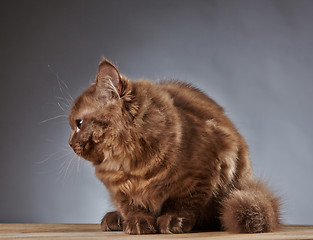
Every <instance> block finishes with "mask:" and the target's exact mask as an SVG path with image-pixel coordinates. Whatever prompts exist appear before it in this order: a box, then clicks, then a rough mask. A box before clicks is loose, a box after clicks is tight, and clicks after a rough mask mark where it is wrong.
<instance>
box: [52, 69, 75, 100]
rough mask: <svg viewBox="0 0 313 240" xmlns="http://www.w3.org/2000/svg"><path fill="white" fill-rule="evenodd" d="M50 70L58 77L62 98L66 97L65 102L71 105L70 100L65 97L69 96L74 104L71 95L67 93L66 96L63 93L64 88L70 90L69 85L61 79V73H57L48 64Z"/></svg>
mask: <svg viewBox="0 0 313 240" xmlns="http://www.w3.org/2000/svg"><path fill="white" fill-rule="evenodd" d="M48 68H49V70H50V72H51V73H53V74H54V75H55V76H56V78H57V81H58V85H59V90H60V92H61V94H62V96H63V97H64V99H65V101H66V102H67V104H68V105H71V103H70V101H69V100H68V98H67V97H66V96H65V95H67V96H68V97H69V98H70V99H71V101H72V102H74V99H73V97H72V96H71V94H70V93H68V92H66V94H65V93H64V91H63V87H65V89H69V88H68V86H67V84H66V83H65V82H64V81H63V80H62V79H61V78H60V76H59V73H57V72H55V71H54V70H53V69H52V67H51V66H50V64H48Z"/></svg>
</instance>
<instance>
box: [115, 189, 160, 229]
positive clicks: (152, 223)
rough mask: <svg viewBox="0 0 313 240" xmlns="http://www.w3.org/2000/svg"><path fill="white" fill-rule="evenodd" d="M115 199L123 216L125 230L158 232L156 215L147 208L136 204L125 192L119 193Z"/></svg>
mask: <svg viewBox="0 0 313 240" xmlns="http://www.w3.org/2000/svg"><path fill="white" fill-rule="evenodd" d="M115 200H116V201H118V202H117V205H118V208H119V210H120V213H121V215H122V218H123V231H124V232H125V233H127V234H152V233H156V232H157V230H156V217H155V215H154V214H152V213H151V212H149V211H148V210H147V208H144V207H142V206H139V205H137V204H134V203H133V201H132V200H131V199H129V198H128V197H127V196H126V195H125V194H117V195H116V197H115Z"/></svg>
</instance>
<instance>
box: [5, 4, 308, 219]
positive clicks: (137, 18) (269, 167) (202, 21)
mask: <svg viewBox="0 0 313 240" xmlns="http://www.w3.org/2000/svg"><path fill="white" fill-rule="evenodd" d="M0 6H1V7H0V25H1V28H0V29H1V32H0V44H1V45H0V49H1V52H0V53H1V54H0V59H1V60H0V61H1V62H0V63H1V65H0V66H1V71H0V76H1V78H0V79H1V87H0V89H1V90H0V91H1V94H0V98H1V99H0V100H1V101H0V104H1V108H0V109H1V117H0V128H1V132H0V138H1V139H0V140H1V142H0V148H1V160H0V194H1V195H0V202H1V204H0V222H36V223H37V222H40V223H98V222H99V221H100V220H101V218H102V216H103V215H104V214H105V213H106V212H107V211H109V210H112V209H113V206H112V204H111V203H110V200H109V197H108V193H107V191H106V189H105V187H104V186H103V185H102V184H101V183H100V182H99V181H98V180H97V179H96V177H95V176H94V170H93V168H92V166H91V164H89V163H88V162H85V161H84V160H80V161H79V160H78V159H77V158H74V154H73V153H72V151H71V150H70V149H69V147H68V146H67V140H68V136H69V133H70V128H69V126H68V124H67V119H66V114H67V113H68V106H67V105H68V104H69V103H68V102H67V101H69V102H71V98H70V96H69V95H71V96H72V97H73V98H75V97H77V96H78V95H79V94H80V93H81V92H82V90H83V89H85V88H86V87H88V85H89V84H90V82H92V81H93V80H94V77H95V74H96V70H97V64H98V62H99V60H100V58H101V56H105V57H107V58H109V59H111V60H112V61H113V62H114V63H115V64H117V65H118V67H119V69H120V71H121V72H122V73H123V74H125V75H127V76H128V77H131V78H142V77H145V78H150V79H152V80H157V79H160V78H162V79H163V78H166V77H169V78H177V79H180V80H183V81H187V82H191V83H193V84H194V85H195V86H197V87H199V88H201V89H203V90H204V91H205V92H206V93H207V94H208V95H210V96H211V97H212V98H214V99H215V100H216V101H217V102H218V103H220V104H221V105H222V106H223V107H225V109H226V110H227V114H228V116H229V117H230V118H231V119H232V120H233V121H234V122H235V124H236V126H237V127H238V128H239V130H240V132H241V133H242V134H243V135H244V137H245V138H246V139H247V142H248V144H249V146H250V149H251V158H252V162H253V166H254V171H255V175H256V176H259V177H262V178H264V179H266V180H267V181H269V183H270V185H271V186H272V188H273V189H274V190H275V191H276V192H277V193H278V194H279V195H280V196H281V197H282V199H283V203H284V204H283V222H284V223H287V224H313V217H312V216H313V207H312V202H313V191H312V183H313V174H312V172H313V171H312V170H313V159H312V156H313V104H312V103H313V97H312V95H313V1H301V0H298V1H266V0H263V1H250V0H247V1H192V0H190V1H183V0H182V1H173V0H172V1H161V0H157V1H150V0H142V1H138V0H136V1H126V0H125V1H120V0H118V1H116V0H114V1H82V0H80V1H73V0H67V1H63V0H54V1H48V0H40V1H39V0H38V1H31V0H28V1H14V0H10V1H8V0H5V1H4V0H2V1H1V4H0ZM66 86H67V87H68V88H67V87H66ZM65 98H66V99H67V100H66V99H65ZM58 104H60V106H58ZM62 108H63V109H62ZM63 110H64V111H63ZM50 118H52V119H51V120H49V121H45V120H47V119H50Z"/></svg>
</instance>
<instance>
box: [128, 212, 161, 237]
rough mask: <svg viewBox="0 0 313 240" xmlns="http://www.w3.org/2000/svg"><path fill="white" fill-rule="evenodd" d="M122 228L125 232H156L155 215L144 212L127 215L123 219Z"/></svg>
mask: <svg viewBox="0 0 313 240" xmlns="http://www.w3.org/2000/svg"><path fill="white" fill-rule="evenodd" d="M123 228H124V229H123V230H124V232H125V233H127V234H151V233H156V227H155V217H153V216H150V215H144V214H140V215H133V216H129V217H127V218H126V219H125V221H124V223H123Z"/></svg>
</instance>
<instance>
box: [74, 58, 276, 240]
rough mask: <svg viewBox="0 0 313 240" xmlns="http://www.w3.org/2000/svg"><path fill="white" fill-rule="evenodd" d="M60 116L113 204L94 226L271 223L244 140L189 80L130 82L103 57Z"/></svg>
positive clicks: (140, 229) (132, 229)
mask: <svg viewBox="0 0 313 240" xmlns="http://www.w3.org/2000/svg"><path fill="white" fill-rule="evenodd" d="M69 121H70V124H71V127H72V129H73V132H72V135H71V137H70V145H71V146H72V148H73V149H74V151H75V152H76V153H77V154H78V155H80V156H82V157H84V158H85V159H87V160H89V161H91V162H93V164H94V166H95V170H96V176H97V177H98V178H99V179H100V180H101V181H102V182H103V183H104V184H105V185H106V187H107V188H108V190H109V192H110V194H111V198H112V200H113V202H114V203H115V205H116V207H117V212H112V213H108V214H107V215H106V216H104V218H103V220H102V229H103V230H122V229H124V231H125V232H127V233H129V234H144V233H155V232H161V233H182V232H189V231H191V230H192V229H193V228H194V229H195V228H202V229H216V228H218V227H219V226H220V225H222V227H223V228H224V229H226V230H228V231H231V232H266V231H273V230H275V229H277V228H278V226H279V210H278V208H279V202H278V200H277V199H276V198H275V197H274V196H273V195H272V194H271V192H269V191H268V190H267V189H266V187H265V186H263V185H262V184H261V183H259V182H257V181H256V180H253V178H252V169H251V164H250V159H249V152H248V148H247V145H246V143H245V141H244V139H243V138H242V137H241V135H240V134H239V133H238V132H237V130H236V128H235V127H234V126H233V124H232V123H231V121H230V120H229V119H228V118H227V117H226V116H225V115H224V111H223V109H222V108H221V107H220V106H219V105H217V104H216V103H215V102H214V101H213V100H212V99H210V98H209V97H207V96H206V95H205V94H203V93H202V92H200V91H199V90H197V89H195V88H193V87H191V86H190V85H187V84H184V83H179V82H174V81H168V82H163V83H159V84H154V83H151V82H149V81H131V80H129V79H127V78H125V77H123V76H121V75H120V74H119V73H118V71H117V69H116V68H115V67H114V66H113V65H112V64H111V63H110V62H108V61H107V60H105V59H104V60H103V61H102V62H101V63H100V66H99V69H98V75H97V81H96V83H95V84H92V85H91V86H90V88H89V89H87V90H86V91H85V92H84V93H83V94H82V95H81V96H80V97H79V98H78V99H77V100H76V101H75V103H74V106H73V108H72V111H71V114H70V117H69ZM220 223H221V224H220Z"/></svg>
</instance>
